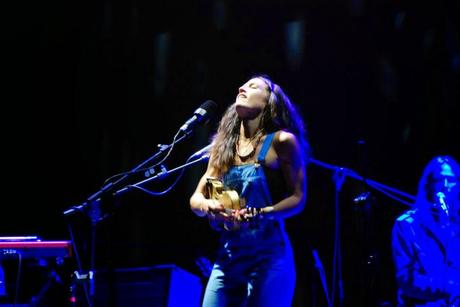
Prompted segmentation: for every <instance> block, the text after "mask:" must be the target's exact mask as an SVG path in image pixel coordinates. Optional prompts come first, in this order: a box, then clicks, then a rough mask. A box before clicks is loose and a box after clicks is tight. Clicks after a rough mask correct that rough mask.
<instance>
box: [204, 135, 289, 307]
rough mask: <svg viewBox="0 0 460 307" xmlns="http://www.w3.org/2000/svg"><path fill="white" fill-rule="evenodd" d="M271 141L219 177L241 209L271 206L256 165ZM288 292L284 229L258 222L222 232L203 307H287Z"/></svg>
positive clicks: (260, 169) (274, 223)
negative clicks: (241, 201)
mask: <svg viewBox="0 0 460 307" xmlns="http://www.w3.org/2000/svg"><path fill="white" fill-rule="evenodd" d="M273 137H274V133H272V134H269V135H267V137H266V138H265V141H264V143H263V144H262V148H261V151H260V153H259V156H258V158H257V162H256V163H252V164H245V165H236V166H233V167H231V168H230V169H229V171H228V172H227V173H226V174H225V175H224V178H223V182H224V185H225V187H226V188H229V189H233V190H236V191H237V192H238V194H239V195H240V197H241V198H245V200H246V205H247V206H250V207H256V208H257V207H259V208H260V207H265V206H268V205H272V198H271V195H270V191H269V188H268V183H267V180H266V177H265V174H264V170H263V167H262V165H264V163H265V155H266V154H267V152H268V149H269V148H270V146H271V143H272V140H273ZM243 226H244V225H243ZM294 287H295V267H294V259H293V254H292V247H291V244H290V242H289V239H288V237H287V234H286V232H285V230H284V223H283V221H282V220H274V219H273V220H270V219H262V220H260V221H258V223H257V224H254V225H253V224H251V225H247V227H241V228H240V229H238V230H233V231H223V232H222V234H221V238H220V247H219V252H218V255H217V259H216V262H215V264H214V267H213V270H212V273H211V276H210V277H209V282H208V285H207V287H206V292H205V296H204V301H203V306H205V307H211V306H212V307H217V306H219V307H220V306H238V307H240V306H260V307H269V306H274V307H275V306H276V307H284V306H286V307H288V306H290V304H291V301H292V297H293V294H294Z"/></svg>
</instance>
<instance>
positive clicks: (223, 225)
mask: <svg viewBox="0 0 460 307" xmlns="http://www.w3.org/2000/svg"><path fill="white" fill-rule="evenodd" d="M205 196H206V198H208V199H215V200H218V201H219V202H220V203H221V204H222V205H223V206H224V208H225V212H226V213H227V214H229V215H231V213H232V210H239V209H241V208H243V207H244V206H245V202H244V199H240V197H239V195H238V192H236V191H235V190H230V189H224V184H223V183H222V182H221V181H220V180H219V179H217V178H214V177H209V178H206V195H205ZM208 220H209V224H210V225H211V227H212V228H213V229H215V230H236V229H238V228H239V225H238V222H237V221H236V220H234V219H229V218H223V217H219V216H210V215H208Z"/></svg>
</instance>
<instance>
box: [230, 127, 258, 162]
mask: <svg viewBox="0 0 460 307" xmlns="http://www.w3.org/2000/svg"><path fill="white" fill-rule="evenodd" d="M261 138H262V133H261V131H260V130H259V131H257V133H256V134H254V136H252V137H251V138H250V139H249V143H247V144H245V145H244V146H242V145H241V144H240V143H241V141H240V137H239V136H238V141H237V143H236V154H237V155H238V157H240V159H241V161H245V160H247V159H249V158H251V157H252V156H253V155H254V153H255V152H256V148H257V146H258V145H259V142H260V139H261ZM254 141H255V142H254Z"/></svg>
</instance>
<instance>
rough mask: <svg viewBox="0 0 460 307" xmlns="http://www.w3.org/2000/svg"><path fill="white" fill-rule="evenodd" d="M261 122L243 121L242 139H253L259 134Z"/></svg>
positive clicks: (241, 127)
mask: <svg viewBox="0 0 460 307" xmlns="http://www.w3.org/2000/svg"><path fill="white" fill-rule="evenodd" d="M259 130H260V128H259V120H258V119H257V120H243V121H242V122H241V126H240V139H252V138H253V137H254V136H255V135H256V134H257V133H258V132H259Z"/></svg>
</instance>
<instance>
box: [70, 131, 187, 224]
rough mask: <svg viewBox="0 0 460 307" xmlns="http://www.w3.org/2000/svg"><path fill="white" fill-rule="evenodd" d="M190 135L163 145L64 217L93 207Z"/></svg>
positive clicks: (71, 208) (74, 207)
mask: <svg viewBox="0 0 460 307" xmlns="http://www.w3.org/2000/svg"><path fill="white" fill-rule="evenodd" d="M189 135H190V133H186V134H183V135H182V136H181V137H180V138H178V139H177V140H175V141H174V142H173V143H172V144H169V145H162V146H161V147H160V150H159V151H158V152H156V153H155V154H154V155H152V156H151V157H149V158H148V159H147V160H145V161H144V162H142V163H140V164H139V165H138V166H136V167H135V168H133V169H132V170H131V171H129V172H128V173H127V174H125V175H124V176H123V177H121V178H119V179H118V180H116V181H115V182H108V183H107V184H106V185H104V186H103V187H102V188H101V189H100V190H99V191H97V192H96V193H94V194H93V195H91V196H90V197H88V199H87V200H86V201H85V202H83V203H82V204H80V205H76V206H72V207H70V208H69V209H67V210H66V211H64V212H63V215H64V216H69V215H71V214H74V213H76V212H79V211H83V210H84V209H86V207H88V206H89V205H91V203H93V202H94V201H98V200H99V199H100V197H101V195H103V194H104V193H106V192H108V191H110V190H111V189H112V188H113V187H114V186H116V185H117V184H119V183H120V182H122V181H123V180H125V179H126V178H127V177H129V174H134V173H136V171H137V170H139V169H140V168H142V167H144V166H145V165H146V164H147V163H149V162H150V161H152V160H154V159H156V158H157V157H158V156H159V155H160V154H162V153H163V152H165V151H166V150H169V148H171V146H173V145H174V144H177V143H179V142H181V141H182V140H184V139H185V138H187V137H188V136H189Z"/></svg>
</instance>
